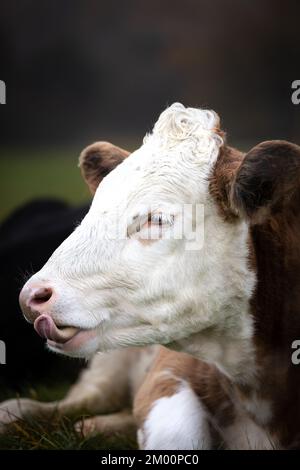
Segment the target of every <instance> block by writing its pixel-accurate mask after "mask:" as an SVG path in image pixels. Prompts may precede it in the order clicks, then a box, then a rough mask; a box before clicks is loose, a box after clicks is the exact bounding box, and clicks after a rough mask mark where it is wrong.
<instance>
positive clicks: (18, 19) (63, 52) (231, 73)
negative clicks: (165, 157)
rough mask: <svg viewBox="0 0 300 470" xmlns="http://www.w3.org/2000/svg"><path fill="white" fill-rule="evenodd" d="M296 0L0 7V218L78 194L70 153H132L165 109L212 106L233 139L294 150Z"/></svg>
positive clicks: (79, 0) (93, 1)
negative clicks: (177, 104) (96, 147)
mask: <svg viewBox="0 0 300 470" xmlns="http://www.w3.org/2000/svg"><path fill="white" fill-rule="evenodd" d="M299 17H300V3H299V2H297V1H292V0H287V1H282V0H226V1H223V0H185V2H182V1H179V0H149V1H138V0H123V1H122V0H119V1H116V0H110V1H102V0H64V1H58V0H51V1H50V0H44V1H42V2H41V1H34V0H22V1H17V0H9V1H6V0H2V2H1V12H0V79H1V80H4V81H5V82H6V86H7V104H6V105H2V106H0V133H1V140H0V179H1V182H0V183H1V184H0V193H1V197H0V220H1V219H3V218H4V216H6V215H7V214H9V213H10V211H11V210H12V209H13V208H14V207H16V206H17V205H19V204H20V203H22V202H24V201H26V200H29V199H31V198H32V197H35V196H42V195H54V196H56V197H62V198H65V199H66V200H68V201H72V202H76V203H79V202H80V201H85V200H87V199H88V197H89V196H88V192H87V190H86V188H85V187H84V185H83V183H82V182H81V178H80V174H79V171H78V168H77V167H76V164H77V157H78V154H79V152H80V150H81V149H82V148H83V147H84V146H86V145H87V144H89V143H91V142H92V141H94V140H99V139H106V140H111V141H113V142H114V143H116V144H118V145H120V146H123V147H128V148H129V149H134V148H135V147H136V146H138V145H139V144H140V142H141V139H142V137H143V135H144V134H145V133H146V131H149V130H150V129H151V127H152V125H153V123H154V122H155V120H156V118H157V117H158V115H159V113H160V112H161V111H162V109H163V108H164V107H166V106H167V105H168V104H171V103H172V102H174V101H181V102H183V103H184V104H186V105H190V106H195V107H196V106H203V107H209V108H213V109H215V110H216V111H217V112H218V113H219V114H220V116H221V118H222V122H223V127H224V128H225V130H226V131H227V132H228V135H229V140H230V142H231V143H232V144H235V145H238V146H240V147H242V148H244V149H247V148H248V147H249V146H250V145H252V144H255V143H257V142H258V141H261V140H264V139H272V138H284V139H289V140H292V141H295V142H298V143H300V105H299V106H295V105H293V104H292V102H291V83H292V81H293V80H295V79H297V78H298V79H299V78H300V70H299V69H300V39H299Z"/></svg>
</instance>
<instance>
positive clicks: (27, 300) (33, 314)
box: [19, 285, 53, 323]
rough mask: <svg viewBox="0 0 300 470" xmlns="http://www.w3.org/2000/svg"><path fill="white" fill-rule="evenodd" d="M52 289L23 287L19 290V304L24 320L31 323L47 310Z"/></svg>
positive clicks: (37, 286)
mask: <svg viewBox="0 0 300 470" xmlns="http://www.w3.org/2000/svg"><path fill="white" fill-rule="evenodd" d="M52 298H53V289H52V288H51V287H46V286H41V285H40V286H39V285H35V286H33V285H32V286H24V287H23V289H22V290H21V293H20V297H19V302H20V307H21V309H22V312H23V314H24V316H25V318H26V319H27V320H28V321H30V322H31V323H33V322H34V320H35V319H36V318H37V317H38V316H39V315H42V314H43V313H45V312H46V311H47V309H49V307H50V304H51V299H52Z"/></svg>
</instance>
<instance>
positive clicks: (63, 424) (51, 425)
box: [0, 417, 137, 450]
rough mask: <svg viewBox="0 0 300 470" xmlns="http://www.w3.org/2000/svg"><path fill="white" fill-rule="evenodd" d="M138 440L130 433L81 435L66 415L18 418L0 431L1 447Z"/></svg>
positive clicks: (82, 446)
mask: <svg viewBox="0 0 300 470" xmlns="http://www.w3.org/2000/svg"><path fill="white" fill-rule="evenodd" d="M136 448H137V444H136V441H135V439H134V438H133V437H128V436H122V435H120V434H115V435H113V436H102V435H96V436H93V437H89V438H87V437H84V436H82V435H80V434H79V433H76V432H75V430H74V422H73V421H72V420H70V419H68V418H66V417H63V418H60V419H59V420H56V421H54V422H49V421H43V420H39V421H32V420H28V421H18V422H16V423H14V424H12V425H10V427H9V429H8V430H7V431H6V432H5V434H2V435H0V450H107V449H109V450H131V449H136Z"/></svg>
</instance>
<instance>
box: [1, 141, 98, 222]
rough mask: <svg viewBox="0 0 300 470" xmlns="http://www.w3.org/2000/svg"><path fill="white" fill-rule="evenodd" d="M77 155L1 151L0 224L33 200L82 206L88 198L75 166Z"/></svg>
mask: <svg viewBox="0 0 300 470" xmlns="http://www.w3.org/2000/svg"><path fill="white" fill-rule="evenodd" d="M78 153H79V151H76V150H75V151H72V150H70V149H67V150H65V151H64V150H62V149H60V150H44V151H42V150H41V151H39V150H37V149H34V150H32V151H30V150H26V151H25V152H24V151H22V150H16V149H14V150H5V149H0V183H1V184H0V194H1V197H0V220H2V219H3V218H4V217H6V216H7V215H8V214H9V213H10V212H11V211H12V210H13V209H15V208H16V207H18V206H19V205H20V204H23V203H24V202H26V201H29V200H31V199H33V198H35V197H49V196H50V197H56V198H62V199H63V200H66V201H69V202H72V203H76V204H79V203H83V202H85V201H88V200H89V198H90V196H89V192H88V189H87V187H86V185H85V183H84V181H83V179H82V177H81V174H80V170H79V168H78V166H77V163H78Z"/></svg>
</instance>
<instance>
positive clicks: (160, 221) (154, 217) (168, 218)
mask: <svg viewBox="0 0 300 470" xmlns="http://www.w3.org/2000/svg"><path fill="white" fill-rule="evenodd" d="M148 223H152V224H155V225H158V226H159V227H162V226H163V225H172V224H173V223H174V216H173V215H165V214H162V213H161V212H157V213H154V214H149V215H148Z"/></svg>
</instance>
